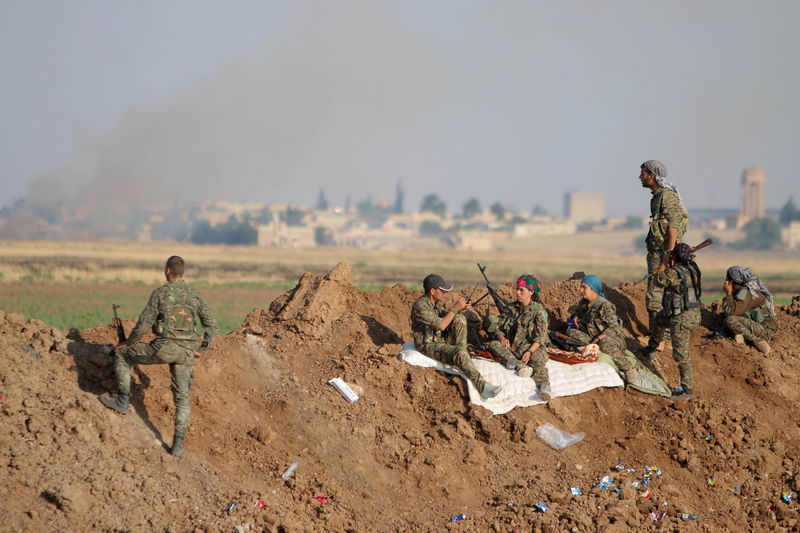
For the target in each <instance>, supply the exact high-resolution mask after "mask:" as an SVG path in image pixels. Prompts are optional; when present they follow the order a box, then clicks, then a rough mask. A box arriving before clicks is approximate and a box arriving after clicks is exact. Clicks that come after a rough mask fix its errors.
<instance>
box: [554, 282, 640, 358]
mask: <svg viewBox="0 0 800 533" xmlns="http://www.w3.org/2000/svg"><path fill="white" fill-rule="evenodd" d="M575 315H576V316H577V317H578V325H579V328H580V329H573V328H570V329H568V330H567V335H569V336H570V337H571V338H573V339H575V340H576V341H578V342H582V343H584V344H589V343H590V342H592V339H594V338H595V337H597V336H598V335H600V334H601V333H605V337H603V338H602V339H600V340H599V341H598V342H597V344H598V345H599V346H600V351H601V352H603V353H605V354H608V355H610V356H611V358H612V359H613V360H614V363H616V365H617V367H619V369H620V370H621V371H623V372H625V371H627V370H630V369H631V368H633V366H632V365H631V362H630V361H629V360H628V358H627V357H625V337H624V335H623V333H622V323H621V322H620V321H619V317H617V309H616V307H614V304H613V303H611V302H609V301H608V300H606V299H605V298H603V297H602V296H598V297H597V299H596V300H595V301H594V303H591V304H590V303H589V301H588V300H586V299H582V300H581V301H580V302H578V309H577V310H576V311H575Z"/></svg>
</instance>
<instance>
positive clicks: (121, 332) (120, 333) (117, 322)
mask: <svg viewBox="0 0 800 533" xmlns="http://www.w3.org/2000/svg"><path fill="white" fill-rule="evenodd" d="M119 307H120V306H118V305H117V304H111V309H113V310H114V320H112V321H111V325H112V326H114V327H115V328H116V329H117V344H122V343H123V342H125V328H124V327H123V326H122V320H121V319H120V318H119V315H117V309H119Z"/></svg>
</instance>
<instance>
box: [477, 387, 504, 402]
mask: <svg viewBox="0 0 800 533" xmlns="http://www.w3.org/2000/svg"><path fill="white" fill-rule="evenodd" d="M501 390H502V387H501V386H500V385H492V384H490V383H484V384H483V388H482V389H481V399H483V400H488V399H489V398H494V397H495V396H497V395H498V394H500V391H501Z"/></svg>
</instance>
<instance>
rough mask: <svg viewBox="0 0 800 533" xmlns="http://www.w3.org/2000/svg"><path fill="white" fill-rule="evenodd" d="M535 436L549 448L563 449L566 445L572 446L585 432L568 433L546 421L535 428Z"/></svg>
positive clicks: (580, 439) (581, 438)
mask: <svg viewBox="0 0 800 533" xmlns="http://www.w3.org/2000/svg"><path fill="white" fill-rule="evenodd" d="M536 436H537V437H539V438H540V439H542V440H543V441H545V442H546V443H547V445H548V446H550V447H551V448H553V449H555V450H563V449H564V448H566V447H567V446H572V445H573V444H575V443H576V442H580V441H582V440H583V437H585V436H586V434H585V433H583V432H581V433H569V432H567V431H562V430H560V429H558V428H557V427H555V426H554V425H553V424H550V423H547V424H542V425H541V426H539V427H538V428H536Z"/></svg>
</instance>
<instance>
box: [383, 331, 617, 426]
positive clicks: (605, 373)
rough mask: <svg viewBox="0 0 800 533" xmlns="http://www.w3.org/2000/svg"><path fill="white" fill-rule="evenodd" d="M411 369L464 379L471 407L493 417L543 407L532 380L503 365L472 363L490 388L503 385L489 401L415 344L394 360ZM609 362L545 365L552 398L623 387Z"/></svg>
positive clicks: (604, 359) (453, 369) (603, 357)
mask: <svg viewBox="0 0 800 533" xmlns="http://www.w3.org/2000/svg"><path fill="white" fill-rule="evenodd" d="M397 358H398V359H402V360H404V361H405V362H406V363H408V364H410V365H415V366H420V367H424V368H436V369H437V370H439V371H442V372H447V373H448V374H455V375H458V376H461V377H463V378H464V379H465V380H466V382H467V388H468V390H469V399H470V401H471V402H472V403H474V404H476V405H480V406H482V407H484V408H486V409H488V410H489V411H491V412H492V413H494V414H496V415H501V414H504V413H507V412H509V411H511V410H512V409H513V408H515V407H529V406H531V405H539V404H543V403H545V402H544V401H542V400H541V399H540V398H539V393H538V391H537V390H536V384H535V383H534V382H533V380H532V379H531V378H521V377H519V376H517V375H516V374H515V373H514V371H513V370H508V369H507V368H505V367H504V366H503V365H501V364H499V363H496V362H494V361H489V360H486V359H480V358H474V359H473V360H472V361H473V363H475V367H476V368H477V369H478V371H479V372H480V373H481V375H482V376H483V377H484V379H485V380H486V381H488V382H489V383H491V384H492V385H502V387H503V390H502V391H501V392H500V394H498V395H497V396H495V397H494V398H490V399H488V400H483V399H482V398H481V395H480V393H479V392H478V389H476V388H475V385H474V384H473V383H472V382H471V381H470V380H468V379H467V378H466V376H465V375H464V373H463V372H462V371H461V370H460V369H459V368H457V367H454V366H452V365H445V364H444V363H440V362H439V361H436V360H435V359H431V358H430V357H427V356H425V355H423V354H421V353H420V352H418V351H416V350H415V349H414V343H413V342H408V343H406V344H404V345H403V351H401V352H400V355H398V356H397ZM610 362H611V358H610V357H608V356H607V355H605V354H600V355H599V356H598V360H597V362H595V363H582V364H577V365H567V364H564V363H559V362H558V361H553V360H550V361H548V362H547V371H548V373H549V374H550V390H551V393H552V395H553V397H554V398H556V397H560V396H572V395H575V394H581V393H583V392H587V391H590V390H592V389H596V388H598V387H622V386H623V385H624V383H623V381H622V378H620V377H619V374H617V372H616V370H615V368H614V366H613V363H611V364H609V363H610Z"/></svg>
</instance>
